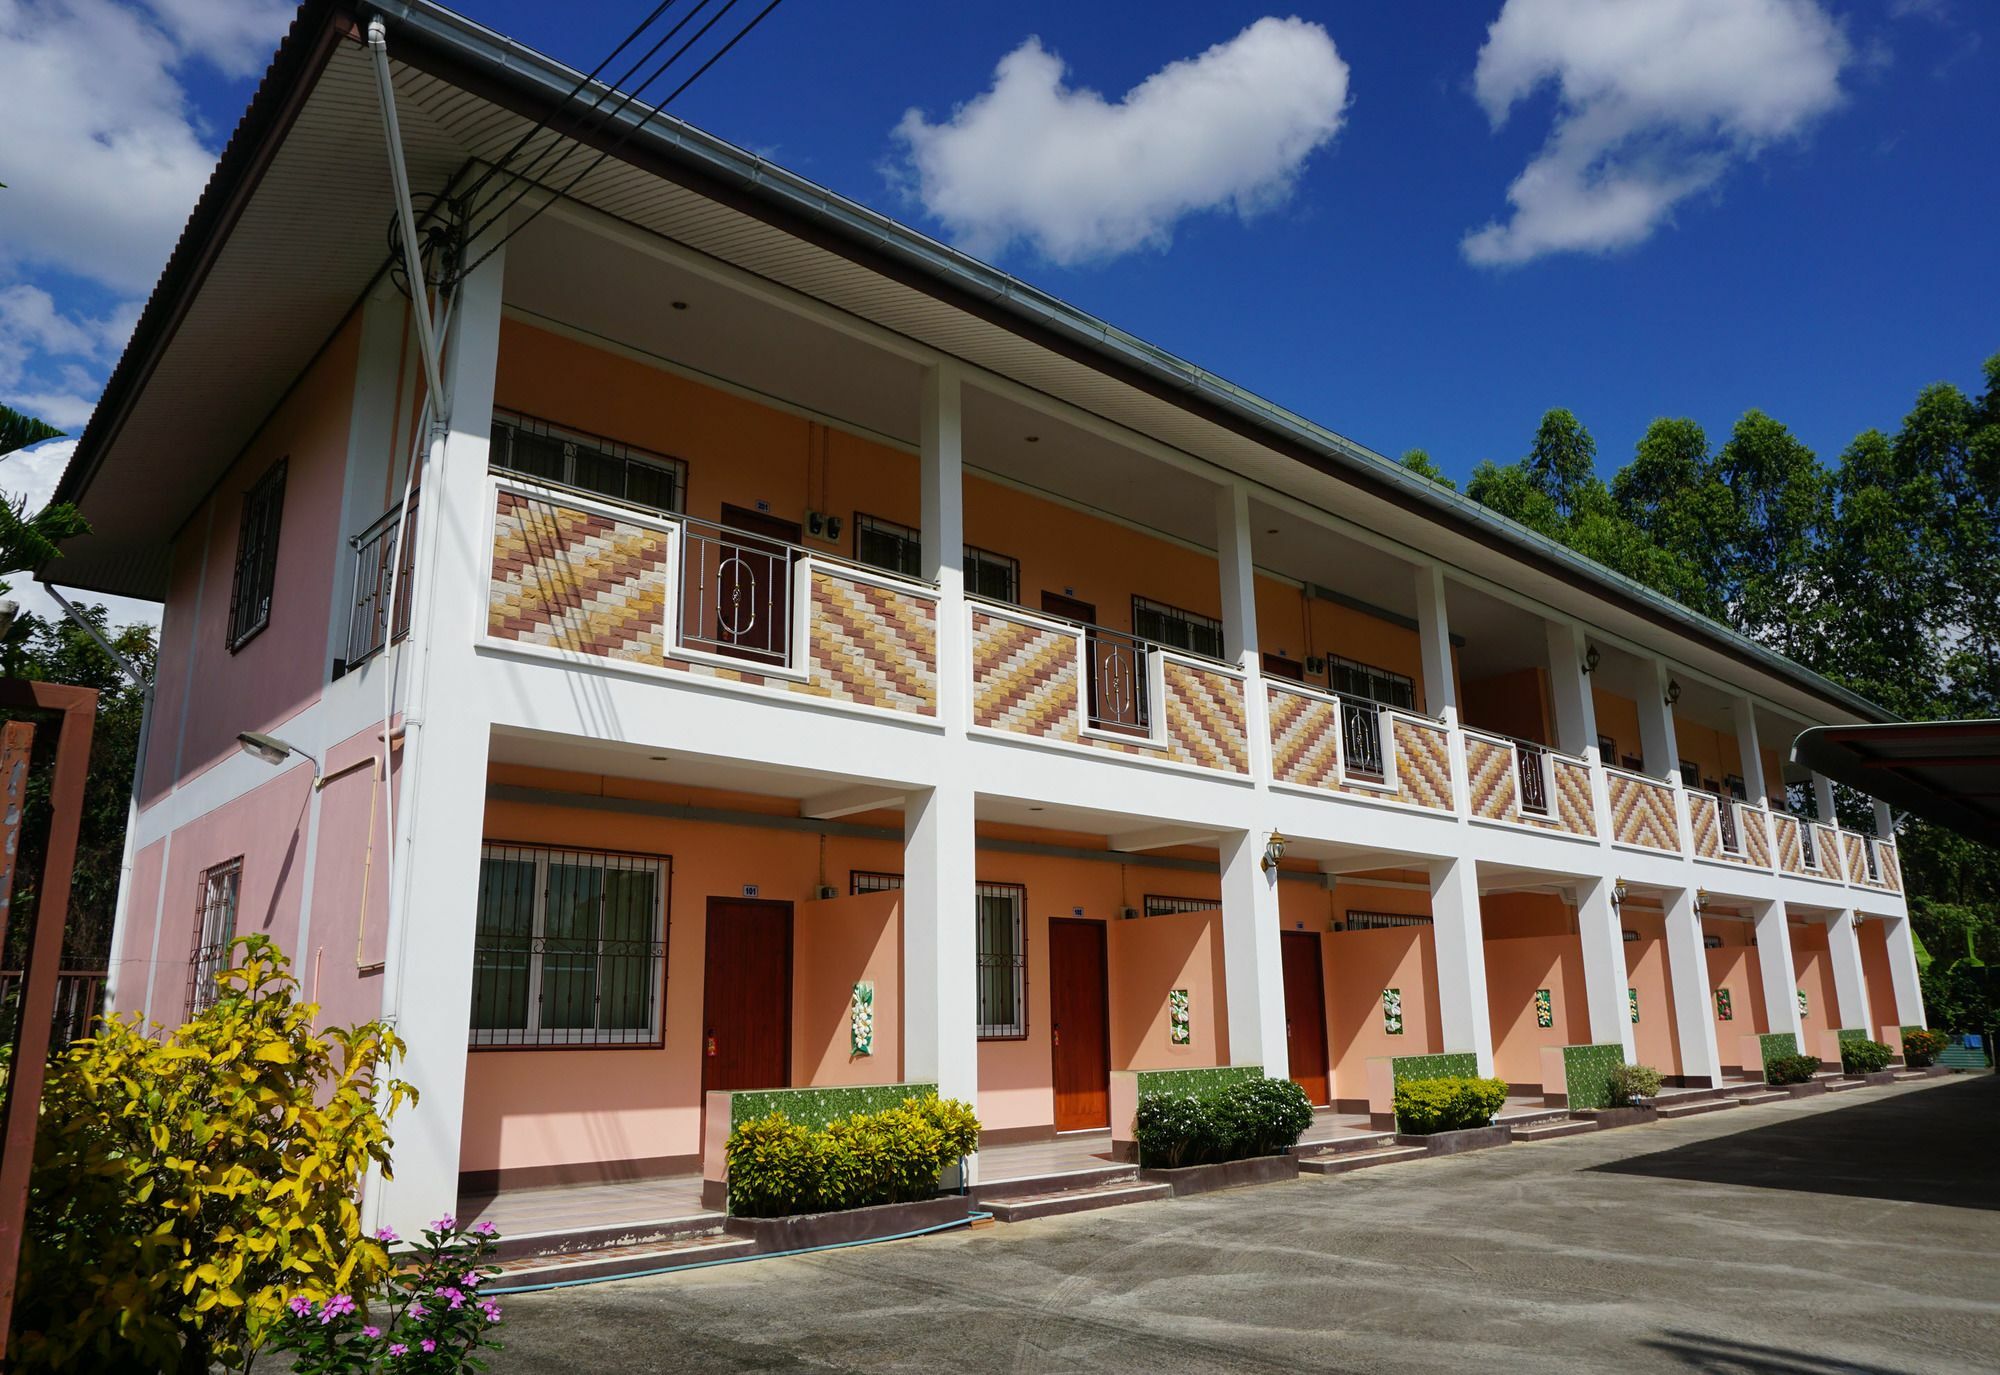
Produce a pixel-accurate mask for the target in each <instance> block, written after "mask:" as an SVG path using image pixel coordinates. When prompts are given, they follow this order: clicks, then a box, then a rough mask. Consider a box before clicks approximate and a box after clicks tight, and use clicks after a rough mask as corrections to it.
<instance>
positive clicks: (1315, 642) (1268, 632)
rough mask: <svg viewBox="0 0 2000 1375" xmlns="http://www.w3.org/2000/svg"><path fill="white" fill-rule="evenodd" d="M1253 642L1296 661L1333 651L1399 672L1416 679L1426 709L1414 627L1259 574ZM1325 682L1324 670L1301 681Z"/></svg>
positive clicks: (1419, 698)
mask: <svg viewBox="0 0 2000 1375" xmlns="http://www.w3.org/2000/svg"><path fill="white" fill-rule="evenodd" d="M1257 641H1258V644H1259V645H1260V647H1261V648H1262V649H1263V651H1264V652H1265V653H1267V654H1279V655H1281V656H1283V657H1284V658H1287V659H1291V660H1294V661H1296V662H1299V663H1304V661H1305V658H1306V656H1307V655H1308V654H1316V655H1321V656H1324V655H1328V654H1337V655H1339V656H1341V657H1342V658H1344V659H1352V660H1354V661H1356V662H1357V663H1363V664H1370V665H1372V666H1374V667H1376V668H1386V669H1388V670H1389V671H1390V672H1392V673H1400V674H1402V675H1403V676H1404V677H1406V678H1408V679H1410V680H1411V681H1412V682H1413V683H1415V684H1416V697H1417V706H1418V708H1419V709H1421V710H1428V709H1429V708H1428V697H1429V692H1428V687H1427V685H1426V684H1425V682H1424V668H1423V651H1422V650H1421V649H1420V648H1419V646H1418V643H1417V632H1416V631H1414V630H1410V629H1407V628H1406V627H1404V626H1401V625H1397V624H1395V623H1394V622H1391V621H1385V620H1383V619H1382V618H1381V617H1379V616H1371V615H1369V614H1368V613H1367V612H1365V611H1357V610H1355V609H1354V608H1353V607H1350V606H1346V605H1343V604H1342V603H1340V602H1333V601H1328V600H1326V599H1325V598H1323V597H1308V596H1306V595H1305V593H1304V591H1303V590H1302V589H1301V588H1299V587H1297V586H1295V585H1293V584H1291V583H1286V582H1280V581H1278V580H1277V579H1275V578H1264V577H1260V578H1258V579H1257ZM1330 681H1331V678H1330V676H1329V675H1327V674H1307V675H1306V682H1307V683H1308V684H1309V685H1311V686H1314V687H1320V688H1324V687H1326V686H1327V685H1328V683H1329V682H1330Z"/></svg>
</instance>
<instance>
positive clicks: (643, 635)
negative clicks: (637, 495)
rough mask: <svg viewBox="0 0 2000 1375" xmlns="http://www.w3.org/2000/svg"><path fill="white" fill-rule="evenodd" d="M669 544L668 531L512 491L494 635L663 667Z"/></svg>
mask: <svg viewBox="0 0 2000 1375" xmlns="http://www.w3.org/2000/svg"><path fill="white" fill-rule="evenodd" d="M667 544H668V539H667V535H666V533H665V532H664V531H660V530H653V529H648V528H646V527H645V526H642V525H635V524H631V523H629V522H626V521H620V520H613V519H611V518H609V517H606V516H599V515H593V514H590V513H588V512H584V511H577V510H573V509H571V508H569V507H566V506H559V505H557V504H555V503H553V502H548V501H541V500H536V499H531V498H529V497H526V496H523V495H521V494H520V493H518V492H509V491H503V492H501V493H500V500H499V506H498V509H497V512H496V518H495V520H494V526H493V572H492V581H491V584H490V587H489V591H488V594H487V617H486V630H487V634H489V635H491V636H492V637H493V638H495V639H501V640H514V641H517V642H519V643H521V644H530V645H543V646H547V647H549V648H554V649H563V650H568V651H571V652H572V653H577V654H591V655H598V656H601V657H604V658H607V659H617V660H621V661H624V662H627V663H638V664H649V665H652V666H655V667H658V666H660V665H662V664H663V663H665V661H666V636H667V629H666V622H667V616H666V598H667Z"/></svg>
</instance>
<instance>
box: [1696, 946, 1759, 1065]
mask: <svg viewBox="0 0 2000 1375" xmlns="http://www.w3.org/2000/svg"><path fill="white" fill-rule="evenodd" d="M1702 932H1703V934H1704V935H1709V936H1720V937H1721V938H1722V940H1723V944H1722V945H1721V946H1719V947H1717V948H1716V949H1713V950H1709V951H1706V952H1704V953H1705V954H1706V956H1707V958H1708V989H1709V1013H1710V1015H1711V1016H1714V1015H1715V991H1716V990H1717V989H1720V988H1727V989H1728V990H1729V993H1730V1002H1731V1006H1732V1008H1733V1010H1734V1012H1735V1014H1736V1015H1735V1018H1734V1020H1731V1021H1727V1022H1725V1021H1723V1020H1722V1018H1721V1017H1719V1016H1717V1017H1716V1018H1715V1047H1716V1050H1717V1052H1718V1053H1719V1054H1720V1055H1721V1057H1722V1063H1723V1065H1724V1067H1725V1068H1728V1067H1734V1068H1739V1069H1740V1068H1742V1067H1741V1066H1740V1065H1734V1062H1733V1061H1732V1060H1731V1058H1730V1057H1731V1056H1732V1055H1734V1054H1735V1052H1736V1047H1737V1045H1738V1043H1739V1042H1740V1041H1741V1040H1742V1038H1743V1037H1745V1036H1754V1035H1759V1034H1761V1033H1763V1032H1764V1031H1766V1030H1768V1029H1769V1027H1770V1025H1771V1024H1770V1022H1769V1021H1768V1020H1767V1019H1766V1017H1765V1013H1764V973H1763V970H1762V968H1761V967H1760V966H1759V964H1758V962H1757V949H1756V947H1755V946H1753V945H1751V944H1750V943H1749V940H1750V925H1749V923H1747V922H1740V921H1720V920H1712V919H1707V918H1704V919H1703V921H1702Z"/></svg>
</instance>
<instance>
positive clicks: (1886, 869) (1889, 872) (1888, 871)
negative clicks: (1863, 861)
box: [1877, 845, 1903, 893]
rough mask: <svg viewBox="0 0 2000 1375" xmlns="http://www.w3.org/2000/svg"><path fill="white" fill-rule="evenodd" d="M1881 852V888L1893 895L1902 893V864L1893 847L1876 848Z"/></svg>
mask: <svg viewBox="0 0 2000 1375" xmlns="http://www.w3.org/2000/svg"><path fill="white" fill-rule="evenodd" d="M1877 849H1879V850H1880V851H1881V857H1882V858H1881V863H1882V886H1883V887H1884V888H1887V889H1888V890H1889V891H1891V892H1893V893H1900V892H1902V891H1903V862H1902V860H1901V859H1899V858H1898V857H1897V855H1896V847H1895V846H1893V845H1882V846H1878V847H1877Z"/></svg>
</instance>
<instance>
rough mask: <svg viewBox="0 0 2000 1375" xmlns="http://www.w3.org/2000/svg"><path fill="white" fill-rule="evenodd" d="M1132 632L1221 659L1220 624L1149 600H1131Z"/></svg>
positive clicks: (1177, 647)
mask: <svg viewBox="0 0 2000 1375" xmlns="http://www.w3.org/2000/svg"><path fill="white" fill-rule="evenodd" d="M1132 633H1133V634H1134V635H1137V636H1138V637H1139V638H1140V639H1142V640H1151V641H1153V642H1154V643H1155V644H1163V645H1167V646H1170V647H1171V648H1174V649H1185V650H1187V651H1188V652H1189V653H1190V654H1200V655H1203V656H1204V657H1206V658H1210V659H1220V658H1221V657H1222V622H1221V621H1218V620H1216V619H1215V617H1213V616H1203V615H1201V614H1200V613H1199V612H1194V611H1183V610H1181V609H1180V608H1179V607H1178V606H1168V605H1167V604H1166V603H1165V602H1156V601H1153V600H1152V599H1151V598H1149V597H1136V596H1135V597H1134V598H1132Z"/></svg>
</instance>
